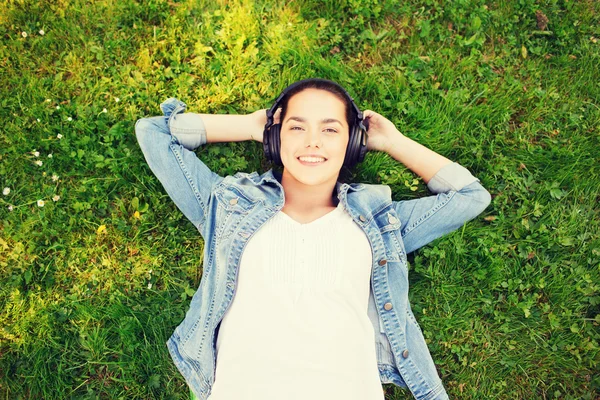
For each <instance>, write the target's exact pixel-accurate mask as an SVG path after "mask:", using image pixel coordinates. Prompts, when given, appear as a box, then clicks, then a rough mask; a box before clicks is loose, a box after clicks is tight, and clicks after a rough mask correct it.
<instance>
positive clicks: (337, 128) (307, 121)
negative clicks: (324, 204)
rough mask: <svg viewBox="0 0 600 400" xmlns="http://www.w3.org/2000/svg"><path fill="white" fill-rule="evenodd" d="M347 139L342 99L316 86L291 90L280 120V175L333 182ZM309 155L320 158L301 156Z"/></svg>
mask: <svg viewBox="0 0 600 400" xmlns="http://www.w3.org/2000/svg"><path fill="white" fill-rule="evenodd" d="M348 140H349V127H348V122H347V120H346V108H345V104H344V102H343V101H342V100H340V99H339V98H338V97H337V96H335V95H334V94H332V93H330V92H328V91H326V90H320V89H305V90H303V91H301V92H299V93H297V94H295V95H294V96H293V97H292V98H291V99H290V100H289V102H288V105H287V110H286V113H285V116H283V121H282V124H281V151H280V154H281V162H282V163H283V165H284V170H283V178H282V179H286V180H290V181H296V182H298V183H302V184H305V185H310V186H314V185H323V186H324V187H327V188H331V187H332V186H335V183H336V181H337V178H338V175H339V173H340V169H341V168H342V164H343V163H344V157H345V155H346V147H347V146H348ZM309 155H313V156H315V157H317V158H324V160H322V159H319V160H317V159H315V158H312V159H311V158H308V159H304V157H303V156H309ZM300 158H302V159H304V161H302V160H301V159H300ZM314 161H319V162H314Z"/></svg>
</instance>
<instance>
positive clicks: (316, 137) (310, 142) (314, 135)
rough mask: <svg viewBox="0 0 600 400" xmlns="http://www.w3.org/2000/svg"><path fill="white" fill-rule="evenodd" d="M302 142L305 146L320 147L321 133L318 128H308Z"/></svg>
mask: <svg viewBox="0 0 600 400" xmlns="http://www.w3.org/2000/svg"><path fill="white" fill-rule="evenodd" d="M304 144H305V146H306V147H321V134H320V132H319V130H318V129H311V128H308V129H307V133H306V140H305V142H304Z"/></svg>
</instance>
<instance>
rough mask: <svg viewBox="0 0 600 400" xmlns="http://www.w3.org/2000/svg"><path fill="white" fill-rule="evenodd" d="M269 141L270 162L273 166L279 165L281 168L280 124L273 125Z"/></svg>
mask: <svg viewBox="0 0 600 400" xmlns="http://www.w3.org/2000/svg"><path fill="white" fill-rule="evenodd" d="M270 132H271V140H270V152H271V160H273V163H275V165H279V166H280V167H283V163H282V162H281V153H280V150H281V124H274V125H273V126H272V127H271V129H270Z"/></svg>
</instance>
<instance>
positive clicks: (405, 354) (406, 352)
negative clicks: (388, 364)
mask: <svg viewBox="0 0 600 400" xmlns="http://www.w3.org/2000/svg"><path fill="white" fill-rule="evenodd" d="M402 357H404V358H408V350H404V351H403V352H402Z"/></svg>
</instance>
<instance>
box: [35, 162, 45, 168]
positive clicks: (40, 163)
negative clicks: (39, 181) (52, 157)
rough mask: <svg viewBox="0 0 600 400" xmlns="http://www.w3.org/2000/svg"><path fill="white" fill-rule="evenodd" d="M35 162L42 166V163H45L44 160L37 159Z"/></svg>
mask: <svg viewBox="0 0 600 400" xmlns="http://www.w3.org/2000/svg"><path fill="white" fill-rule="evenodd" d="M35 163H36V165H38V166H39V167H41V166H42V164H43V162H42V160H37V161H36V162H35Z"/></svg>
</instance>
